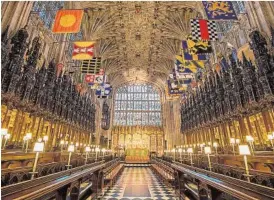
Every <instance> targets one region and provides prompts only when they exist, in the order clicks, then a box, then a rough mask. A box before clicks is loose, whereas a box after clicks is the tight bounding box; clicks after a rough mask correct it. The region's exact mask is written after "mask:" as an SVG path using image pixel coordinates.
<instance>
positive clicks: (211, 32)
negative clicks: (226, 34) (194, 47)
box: [190, 19, 218, 41]
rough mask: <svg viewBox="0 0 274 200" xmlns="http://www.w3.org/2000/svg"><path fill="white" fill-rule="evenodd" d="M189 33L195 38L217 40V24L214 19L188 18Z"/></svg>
mask: <svg viewBox="0 0 274 200" xmlns="http://www.w3.org/2000/svg"><path fill="white" fill-rule="evenodd" d="M190 24H191V34H192V37H193V39H196V40H211V41H217V40H218V34H217V26H216V23H215V21H208V20H206V19H190Z"/></svg>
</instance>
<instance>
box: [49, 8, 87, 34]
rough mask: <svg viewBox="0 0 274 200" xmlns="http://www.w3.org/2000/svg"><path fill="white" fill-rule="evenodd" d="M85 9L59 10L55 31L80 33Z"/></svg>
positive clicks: (53, 30) (55, 21)
mask: <svg viewBox="0 0 274 200" xmlns="http://www.w3.org/2000/svg"><path fill="white" fill-rule="evenodd" d="M83 15H84V11H83V10H59V11H57V13H56V16H55V20H54V26H53V29H52V32H53V33H78V32H79V31H80V26H81V22H82V18H83Z"/></svg>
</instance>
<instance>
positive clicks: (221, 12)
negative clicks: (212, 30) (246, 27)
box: [203, 1, 238, 20]
mask: <svg viewBox="0 0 274 200" xmlns="http://www.w3.org/2000/svg"><path fill="white" fill-rule="evenodd" d="M203 5H204V9H205V12H206V15H207V17H208V19H209V20H237V19H238V18H237V15H236V12H235V10H234V8H233V4H232V2H231V1H203Z"/></svg>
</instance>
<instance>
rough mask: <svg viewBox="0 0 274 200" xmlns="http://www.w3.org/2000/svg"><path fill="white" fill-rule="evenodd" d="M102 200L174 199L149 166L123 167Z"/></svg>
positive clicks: (172, 194)
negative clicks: (117, 178) (120, 173)
mask: <svg viewBox="0 0 274 200" xmlns="http://www.w3.org/2000/svg"><path fill="white" fill-rule="evenodd" d="M103 199H104V200H128V199H134V200H156V199H159V200H161V199H162V200H176V198H175V196H174V192H173V190H172V189H171V188H168V187H167V186H165V185H164V184H163V183H161V182H160V181H159V180H158V179H157V177H156V176H155V175H154V174H153V172H152V171H151V169H150V168H149V167H125V169H124V171H123V173H122V175H121V177H120V178H119V180H118V181H117V182H116V184H115V185H114V186H113V187H112V188H110V189H109V190H108V191H106V192H105V195H104V197H103Z"/></svg>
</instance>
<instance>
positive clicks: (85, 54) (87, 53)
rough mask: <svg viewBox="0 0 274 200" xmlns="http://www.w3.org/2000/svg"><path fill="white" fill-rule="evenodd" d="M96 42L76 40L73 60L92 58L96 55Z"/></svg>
mask: <svg viewBox="0 0 274 200" xmlns="http://www.w3.org/2000/svg"><path fill="white" fill-rule="evenodd" d="M94 44H95V43H94V42H91V41H87V42H74V44H73V52H72V59H73V60H90V59H92V58H93V55H94Z"/></svg>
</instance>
